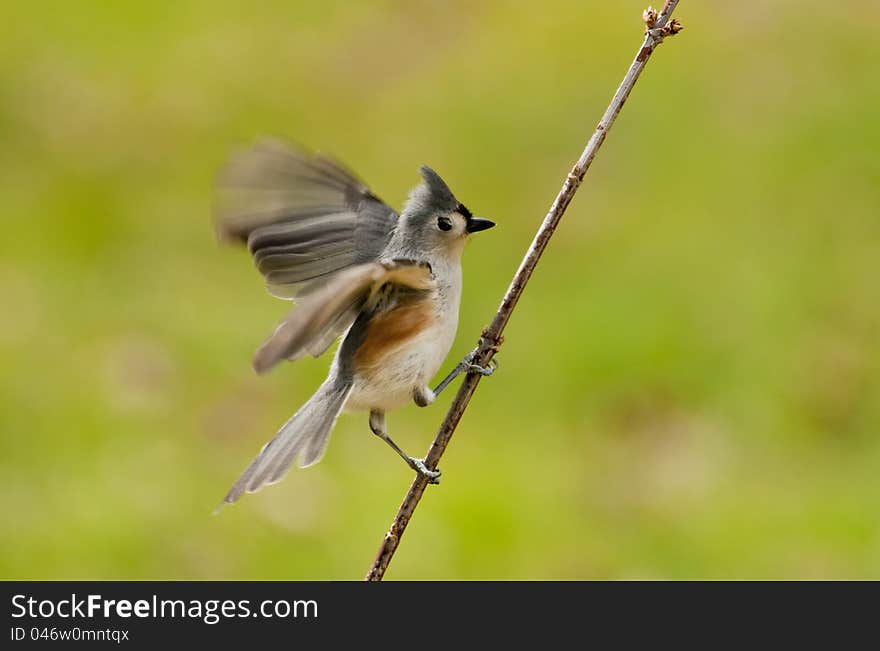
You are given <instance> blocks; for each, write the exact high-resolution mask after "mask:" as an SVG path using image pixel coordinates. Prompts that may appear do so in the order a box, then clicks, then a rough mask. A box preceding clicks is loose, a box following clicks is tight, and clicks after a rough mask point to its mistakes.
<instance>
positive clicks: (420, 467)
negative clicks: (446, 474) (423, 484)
mask: <svg viewBox="0 0 880 651" xmlns="http://www.w3.org/2000/svg"><path fill="white" fill-rule="evenodd" d="M409 465H410V467H411V468H412V469H413V470H415V471H416V472H417V473H419V474H420V475H421V476H422V477H424V478H425V479H427V480H428V483H429V484H439V483H440V475H441V474H442V473H441V472H440V470H439V469H437V470H429V469H428V466H426V465H425V461H424V459H416V458H415V457H409Z"/></svg>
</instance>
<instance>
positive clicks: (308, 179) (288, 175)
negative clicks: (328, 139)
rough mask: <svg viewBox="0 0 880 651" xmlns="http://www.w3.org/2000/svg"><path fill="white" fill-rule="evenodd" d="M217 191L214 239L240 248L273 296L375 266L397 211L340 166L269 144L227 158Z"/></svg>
mask: <svg viewBox="0 0 880 651" xmlns="http://www.w3.org/2000/svg"><path fill="white" fill-rule="evenodd" d="M217 186H218V187H217V207H216V222H217V232H218V235H219V237H220V238H221V239H223V240H230V241H237V242H241V243H246V244H247V246H248V249H249V250H250V252H251V255H253V257H254V262H255V263H256V266H257V269H259V271H260V273H262V274H263V276H264V277H265V279H266V284H267V285H268V289H269V292H270V293H272V294H274V295H275V296H278V297H280V298H294V297H295V296H298V295H299V294H300V292H301V289H302V288H303V286H304V285H306V284H310V283H313V282H314V281H315V280H317V279H320V278H324V277H326V276H328V275H329V274H333V273H335V272H337V271H340V270H342V269H346V268H348V267H351V266H352V265H357V264H363V263H366V262H373V261H375V260H376V259H378V257H379V255H381V253H382V251H383V250H384V248H385V245H386V244H387V243H388V240H389V238H390V237H391V233H392V231H393V230H394V226H395V224H396V223H397V213H396V212H394V210H392V209H391V208H390V207H388V206H387V205H386V204H384V203H383V202H382V201H381V200H380V199H378V198H377V197H376V196H375V195H374V194H373V193H372V192H370V190H369V188H367V186H366V185H364V184H363V183H362V182H361V181H360V180H359V179H358V178H357V177H356V176H355V175H354V174H353V173H352V172H350V171H349V170H347V169H346V168H345V167H343V166H342V165H340V164H339V163H336V162H335V161H332V160H331V159H329V158H327V157H326V156H323V155H321V154H314V155H312V154H309V153H307V152H305V151H302V150H300V149H295V148H293V147H291V146H288V145H286V144H284V143H282V142H279V141H276V140H268V139H267V140H261V141H259V142H257V144H256V145H254V146H253V147H252V148H251V149H248V150H246V151H242V152H239V153H238V154H236V155H234V156H233V157H232V159H231V160H230V162H229V163H228V164H227V166H226V167H225V168H224V169H223V170H222V171H221V173H220V177H219V179H218V183H217ZM313 289H314V288H313Z"/></svg>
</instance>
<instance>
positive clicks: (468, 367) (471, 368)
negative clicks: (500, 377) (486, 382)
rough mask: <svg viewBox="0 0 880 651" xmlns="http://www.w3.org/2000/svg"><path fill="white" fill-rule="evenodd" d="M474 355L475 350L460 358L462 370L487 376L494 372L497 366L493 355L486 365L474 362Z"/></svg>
mask: <svg viewBox="0 0 880 651" xmlns="http://www.w3.org/2000/svg"><path fill="white" fill-rule="evenodd" d="M474 357H476V351H474V352H472V353H470V354H469V355H468V356H467V357H465V358H464V359H463V360H462V364H463V365H464V370H465V372H466V373H478V374H479V375H483V376H485V377H489V376H490V375H492V374H493V373H494V372H495V369H497V368H498V361H497V360H496V359H495V358H494V357H493V358H492V359H490V360H489V365H488V366H480V365H479V364H474V363H473V361H472V360H473V359H474Z"/></svg>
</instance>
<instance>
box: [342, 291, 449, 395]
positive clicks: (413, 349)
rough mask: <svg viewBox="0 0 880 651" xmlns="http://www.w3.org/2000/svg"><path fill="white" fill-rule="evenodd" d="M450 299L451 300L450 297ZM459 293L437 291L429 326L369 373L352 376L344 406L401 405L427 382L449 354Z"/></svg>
mask: <svg viewBox="0 0 880 651" xmlns="http://www.w3.org/2000/svg"><path fill="white" fill-rule="evenodd" d="M450 299H454V300H450ZM458 299H459V293H458V292H456V293H455V296H451V295H450V294H449V293H444V292H438V293H437V294H436V295H435V297H434V302H435V315H436V316H435V319H434V320H433V323H432V324H431V326H429V327H427V328H425V329H424V330H422V331H421V332H420V333H419V334H418V335H416V336H415V337H413V338H411V339H409V340H407V341H406V342H405V343H404V344H402V345H401V346H400V347H398V348H396V349H394V350H392V351H389V353H388V355H387V356H386V357H384V358H383V361H382V364H381V365H379V366H377V367H376V368H374V369H371V370H370V372H369V374H365V375H355V377H354V385H353V387H352V391H351V394H350V395H349V398H348V402H346V409H381V410H388V409H394V408H396V407H401V406H403V405H405V404H407V403H408V402H410V401H411V400H412V399H413V391H414V390H415V389H416V388H417V387H422V386H426V385H428V384H429V383H430V382H431V380H432V378H433V377H434V376H435V375H436V374H437V371H439V370H440V367H441V366H442V365H443V361H444V360H445V359H446V356H447V355H448V354H449V349H450V348H451V347H452V342H453V341H454V340H455V331H456V329H457V327H458V303H459V301H458Z"/></svg>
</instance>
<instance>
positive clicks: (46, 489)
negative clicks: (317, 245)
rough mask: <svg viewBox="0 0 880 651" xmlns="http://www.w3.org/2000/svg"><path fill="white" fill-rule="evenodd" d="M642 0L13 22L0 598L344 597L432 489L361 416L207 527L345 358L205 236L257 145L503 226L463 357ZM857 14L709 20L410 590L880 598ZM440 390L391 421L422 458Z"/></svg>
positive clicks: (873, 151)
mask: <svg viewBox="0 0 880 651" xmlns="http://www.w3.org/2000/svg"><path fill="white" fill-rule="evenodd" d="M643 4H644V3H643V2H631V1H626V2H596V1H594V2H588V1H585V0H577V1H571V2H562V1H549V0H547V1H544V2H513V1H509V2H503V1H492V2H488V1H487V2H479V3H473V2H439V1H437V2H403V1H399V2H391V1H385V2H327V1H326V0H321V1H320V2H319V1H314V2H274V3H225V2H218V1H217V0H212V1H211V2H197V1H194V2H179V3H167V4H166V3H156V2H134V1H125V2H118V3H106V2H78V3H63V4H62V3H41V2H27V3H13V4H10V5H8V6H6V7H5V8H4V23H5V24H6V25H7V29H6V30H4V36H3V39H2V43H0V139H2V148H0V193H2V197H3V201H2V203H3V209H2V219H3V222H2V223H3V237H2V240H0V296H2V301H3V305H4V309H3V313H4V316H3V317H2V319H0V364H2V367H0V391H2V393H0V435H2V438H0V509H2V512H3V514H4V518H3V520H4V524H3V525H2V526H0V577H2V578H6V579H10V578H37V579H53V578H54V579H62V578H65V579H66V578H80V579H85V578H100V579H135V578H149V579H193V578H196V579H245V578H248V579H359V578H361V577H362V576H363V574H364V572H365V571H366V569H367V567H368V566H369V564H370V562H371V561H372V559H373V556H374V553H375V551H376V548H377V546H378V544H379V542H380V540H381V538H382V535H383V534H384V531H385V529H386V528H387V526H388V524H389V523H390V520H391V518H392V516H393V514H394V512H395V511H396V509H397V507H398V505H399V503H400V500H401V498H402V496H403V494H404V491H405V490H406V488H407V487H408V486H409V482H410V479H411V474H410V472H409V471H408V470H407V469H406V468H405V467H404V466H403V464H401V463H400V460H399V459H397V458H396V457H395V456H394V455H393V454H392V453H391V452H390V451H389V450H388V449H387V448H386V446H385V445H384V444H383V443H381V442H380V441H379V440H378V439H376V438H375V437H374V436H372V435H371V434H370V431H369V429H368V427H367V419H366V416H365V415H363V414H353V415H347V416H344V417H343V418H341V419H340V422H339V423H338V426H337V427H336V431H335V432H334V435H333V438H332V443H331V445H330V448H329V452H328V454H327V456H326V457H325V460H324V462H323V463H322V464H320V465H319V466H317V467H314V468H310V469H308V470H305V471H294V472H291V474H290V475H289V476H288V477H287V479H286V480H285V481H284V482H283V483H281V484H279V485H277V486H274V487H272V488H270V489H268V490H264V491H263V492H261V493H259V494H257V495H254V496H249V497H247V498H246V499H244V500H243V501H242V502H241V503H240V504H238V505H236V506H235V507H233V508H227V509H225V510H224V511H223V512H222V513H221V514H220V515H219V516H216V517H212V515H211V511H212V509H213V508H214V507H215V506H216V504H217V503H218V502H219V500H220V499H221V498H222V497H223V495H224V494H225V491H226V490H227V489H228V487H229V486H230V484H231V483H232V482H233V480H234V479H235V478H236V477H237V475H238V473H239V472H240V471H241V470H242V469H243V468H244V466H245V465H246V464H247V462H249V461H250V459H251V458H252V456H253V455H254V453H255V452H256V451H257V450H258V449H259V447H260V446H261V445H262V444H263V442H264V441H265V440H266V439H267V438H269V436H270V435H271V434H272V433H273V432H274V431H275V429H276V428H277V427H278V426H279V425H280V424H281V423H283V422H284V421H285V420H286V419H287V418H288V416H289V415H290V414H292V413H293V412H294V411H295V410H296V409H297V408H298V407H299V405H300V404H301V403H302V402H303V401H305V399H306V398H307V397H308V396H309V395H310V394H311V392H312V391H313V390H314V389H315V387H316V386H317V385H318V383H319V382H320V381H321V379H322V378H323V376H324V374H325V372H326V367H327V365H328V363H329V357H325V358H322V359H318V360H311V359H309V360H305V361H302V362H299V363H297V364H296V365H288V366H284V367H282V368H280V369H279V370H278V371H277V372H275V373H273V374H271V375H270V376H268V377H266V378H257V377H255V376H254V374H253V372H252V371H251V369H250V364H249V362H250V356H251V354H252V352H253V350H254V348H255V347H256V346H257V345H258V344H259V343H260V342H261V341H262V340H263V338H264V336H265V335H267V334H268V333H269V332H270V331H271V330H272V328H273V327H274V325H275V324H276V323H277V321H278V320H279V319H280V318H281V316H282V315H283V314H284V313H285V311H286V305H285V304H284V303H283V302H281V301H278V300H276V299H273V298H271V297H270V296H268V295H267V294H266V293H265V292H264V291H263V288H262V280H261V279H260V277H259V275H258V274H257V273H256V272H255V271H254V270H253V269H252V265H251V262H250V260H249V258H248V256H247V255H246V253H245V252H244V251H242V250H237V249H234V248H226V247H221V246H219V245H218V244H217V243H216V241H215V239H214V234H213V229H212V224H211V200H212V197H211V194H212V178H213V176H214V174H215V172H216V170H217V169H218V167H219V166H220V165H221V164H222V163H223V161H224V159H225V157H226V156H227V155H228V153H229V151H230V150H231V149H232V148H234V147H236V146H239V145H242V144H247V143H250V142H251V141H252V140H253V139H254V138H255V137H257V136H259V135H263V134H274V135H279V136H284V137H289V138H292V139H295V140H297V141H300V142H303V143H305V144H308V145H310V146H312V147H317V148H320V149H323V150H326V151H328V152H332V153H334V154H335V155H336V156H338V157H339V158H341V159H342V160H344V161H346V162H347V163H348V164H349V165H351V166H352V167H353V168H354V169H355V170H357V171H358V172H359V174H361V175H362V176H363V177H364V178H365V179H366V180H367V182H368V183H370V184H371V186H372V187H373V189H374V190H375V191H376V192H377V193H378V194H379V195H381V196H382V197H384V198H385V199H386V200H387V201H389V202H390V203H392V204H393V205H395V206H400V204H401V203H402V201H403V200H404V198H405V196H406V192H407V190H408V188H409V187H411V186H412V185H413V184H414V183H415V182H416V181H417V178H418V177H417V174H416V168H417V166H418V165H419V164H421V163H428V164H430V165H432V166H434V167H435V168H436V169H437V170H438V171H439V172H440V173H441V174H442V175H443V176H444V177H446V179H447V180H448V181H449V183H450V185H451V186H452V187H453V189H454V190H455V192H456V193H457V194H458V196H459V197H460V198H462V200H463V201H464V202H466V203H467V204H468V205H469V206H470V207H472V209H473V210H474V211H476V212H478V213H480V214H484V215H486V216H489V217H492V218H493V219H495V220H496V221H498V223H499V227H498V228H496V229H495V230H493V231H491V232H489V233H487V234H485V235H482V236H480V237H478V238H474V239H475V241H474V242H473V243H472V244H471V245H470V247H469V249H468V251H467V252H466V253H465V295H464V300H463V306H462V319H461V326H460V329H459V336H458V339H457V342H456V344H455V347H454V349H453V352H452V354H451V357H450V360H449V361H448V363H447V366H446V367H445V368H444V370H446V368H448V367H451V365H452V363H453V362H454V360H455V359H458V358H459V357H460V356H461V355H463V354H464V353H466V352H467V351H468V350H469V349H470V348H471V347H472V346H473V344H474V343H475V341H476V338H477V335H478V333H479V331H480V328H481V327H482V326H483V325H485V324H486V323H487V322H488V320H489V319H490V318H491V315H492V314H493V312H494V310H495V308H496V307H497V305H498V302H499V300H500V298H501V296H502V294H503V292H504V290H505V288H506V286H507V283H508V281H509V279H510V277H511V276H512V274H513V272H514V270H515V269H516V267H517V264H518V262H519V260H520V258H521V256H522V253H523V251H524V250H525V248H526V247H527V245H528V243H529V241H530V239H531V237H532V234H533V232H534V231H535V229H536V228H537V226H538V224H539V223H540V221H541V219H542V218H543V216H544V214H545V213H546V210H547V208H548V207H549V204H550V201H551V199H552V198H553V196H554V195H555V193H556V192H557V190H558V188H559V186H560V184H561V182H562V179H563V178H564V176H565V174H566V172H567V171H568V169H569V167H570V166H571V164H572V163H573V161H574V160H575V159H576V158H577V156H578V154H579V153H580V151H581V149H582V147H583V145H584V143H585V142H586V140H587V138H588V137H589V135H590V133H591V132H592V129H593V127H594V126H595V124H596V121H597V120H598V118H599V116H600V115H601V113H602V111H603V110H604V109H605V107H606V105H607V102H608V100H609V98H610V97H611V94H612V92H613V90H614V88H615V87H616V85H617V84H618V82H619V81H620V78H621V77H622V75H623V73H624V72H625V70H626V67H627V66H628V65H629V63H630V61H631V60H632V57H633V56H634V54H635V52H636V51H637V49H638V46H639V44H640V42H641V30H642V25H641V21H640V15H641V11H642V9H643V8H644V7H643ZM872 5H873V3H871V2H868V1H867V0H865V1H863V2H859V1H855V0H850V1H849V2H839V3H827V2H819V1H817V0H816V1H804V0H800V1H798V2H794V1H789V0H785V1H777V2H757V1H756V2H751V3H731V2H691V1H689V0H684V2H682V3H681V6H680V8H679V11H678V16H679V18H680V20H681V21H682V22H683V23H684V24H685V26H686V29H685V31H684V32H683V33H682V34H681V35H680V36H678V37H676V38H675V39H674V40H673V41H671V42H668V43H666V44H664V45H663V46H662V47H661V48H660V49H659V51H658V52H657V54H656V56H655V57H654V58H653V59H652V60H651V62H650V64H649V65H648V67H647V70H646V72H645V75H644V76H643V77H642V79H641V81H640V82H639V84H638V86H637V87H636V90H635V92H634V94H633V96H632V98H631V100H630V102H629V103H628V104H627V106H626V108H625V110H624V111H623V113H622V115H621V117H620V119H619V121H618V123H617V126H616V127H615V129H614V131H613V132H612V133H611V135H610V137H609V139H608V141H607V142H606V145H605V148H604V149H603V151H602V152H601V154H600V156H599V157H598V159H597V161H596V163H595V165H594V167H593V168H592V169H591V170H590V173H589V175H588V176H587V180H586V183H585V185H584V186H583V187H582V189H581V191H580V193H579V195H578V197H577V198H576V199H575V201H574V203H573V204H572V206H571V208H570V210H569V212H568V214H567V215H566V218H565V220H564V221H563V224H562V226H561V228H560V229H559V232H558V233H557V236H556V238H555V240H554V241H553V242H552V244H551V246H550V247H549V250H548V252H547V255H546V256H545V258H544V259H543V260H542V262H541V265H540V267H539V269H538V271H537V273H536V275H535V277H534V278H533V280H532V283H531V285H530V286H529V288H528V290H527V292H526V294H525V296H524V298H523V300H522V302H521V303H520V305H519V308H518V309H517V311H516V313H515V315H514V318H513V320H512V322H511V323H510V327H509V329H508V331H507V341H506V343H505V345H504V347H503V350H502V352H501V355H500V361H501V371H500V372H499V373H498V374H497V375H496V376H495V377H493V378H492V379H491V380H488V381H484V382H483V383H482V384H481V385H480V389H479V391H478V393H477V395H476V398H475V400H474V401H473V402H472V404H471V407H470V409H469V410H468V412H467V414H466V415H465V418H464V420H463V421H462V424H461V427H460V428H459V431H458V433H457V434H456V436H455V438H454V439H453V442H452V445H451V447H450V448H449V450H448V452H447V454H446V456H445V457H444V459H443V463H442V464H441V467H442V468H443V470H444V476H443V483H442V484H441V485H440V486H439V487H436V488H434V487H432V488H431V489H430V490H429V491H428V494H427V495H426V497H425V499H424V500H423V502H422V505H421V506H420V508H419V509H418V511H417V512H416V515H415V518H414V519H413V521H412V523H411V526H410V528H409V530H408V531H407V534H406V537H405V538H404V540H403V542H402V544H401V547H400V550H399V553H398V555H397V557H396V558H395V560H394V562H393V564H392V566H391V568H390V569H389V572H388V578H389V579H390V578H394V579H414V578H428V579H550V578H554V579H585V578H613V579H620V578H671V579H682V578H753V579H754V578H846V577H850V578H856V577H870V578H875V579H876V578H880V436H878V434H880V431H878V429H880V353H878V328H880V288H878V281H880V273H878V272H880V164H878V153H877V152H878V146H880V68H878V65H877V61H878V55H880V45H878V41H877V35H876V20H875V18H876V16H875V14H876V7H875V6H872ZM451 398H452V392H450V393H449V394H448V395H444V396H443V399H441V400H439V401H438V403H437V404H436V405H435V406H434V407H433V408H430V409H425V410H420V409H418V408H416V407H415V406H412V407H408V408H405V409H403V410H401V411H399V412H395V413H393V414H392V416H391V418H390V421H389V424H390V427H391V432H392V434H393V435H394V436H395V438H396V439H397V440H398V441H399V442H400V443H401V445H402V446H403V447H404V448H406V449H407V450H411V451H413V452H415V453H421V452H422V451H424V450H426V449H427V447H428V444H429V441H430V439H431V438H432V437H433V434H434V432H435V430H436V427H437V425H438V423H439V422H440V420H441V418H442V416H443V413H444V410H445V406H446V405H448V403H449V401H450V400H451Z"/></svg>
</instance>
